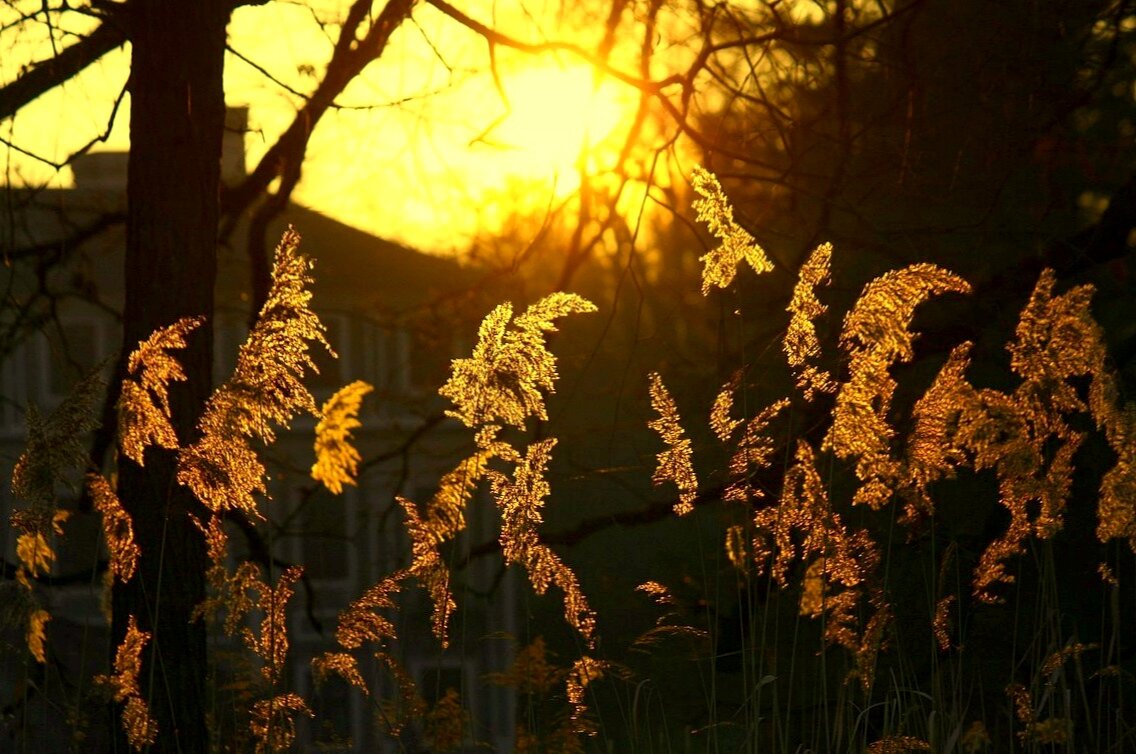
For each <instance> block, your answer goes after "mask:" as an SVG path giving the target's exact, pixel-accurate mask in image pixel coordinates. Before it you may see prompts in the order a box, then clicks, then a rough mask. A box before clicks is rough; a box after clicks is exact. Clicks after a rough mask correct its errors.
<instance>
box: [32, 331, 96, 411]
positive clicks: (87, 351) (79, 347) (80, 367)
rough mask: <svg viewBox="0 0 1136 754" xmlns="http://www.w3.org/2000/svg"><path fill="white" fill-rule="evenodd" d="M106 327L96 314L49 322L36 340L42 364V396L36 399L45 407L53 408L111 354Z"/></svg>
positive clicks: (40, 387) (40, 364) (40, 381)
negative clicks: (54, 322)
mask: <svg viewBox="0 0 1136 754" xmlns="http://www.w3.org/2000/svg"><path fill="white" fill-rule="evenodd" d="M106 330H107V328H106V327H105V326H104V324H103V323H102V322H100V321H99V320H98V319H96V318H94V317H86V318H74V319H71V318H68V319H64V320H61V321H60V322H58V323H56V324H52V325H48V326H47V328H46V329H45V330H44V331H43V332H42V333H41V334H40V335H38V336H37V337H36V338H35V339H34V340H35V341H36V343H35V346H36V350H37V351H38V359H37V361H38V364H37V366H38V367H39V375H38V379H37V380H36V383H37V384H38V385H39V390H38V392H39V395H37V396H35V398H37V399H38V400H39V401H40V402H41V403H42V404H43V407H44V408H52V407H54V406H55V405H56V404H57V403H59V401H61V400H63V399H64V398H65V397H67V394H68V393H70V392H71V388H72V387H73V386H74V385H75V383H76V382H78V381H79V380H80V379H82V378H83V377H85V376H86V375H87V374H89V373H90V371H91V370H92V369H94V368H95V367H96V366H98V365H99V364H100V362H102V361H103V360H105V359H106V358H107V357H108V356H109V355H110V351H111V349H110V348H109V346H108V344H107V343H106Z"/></svg>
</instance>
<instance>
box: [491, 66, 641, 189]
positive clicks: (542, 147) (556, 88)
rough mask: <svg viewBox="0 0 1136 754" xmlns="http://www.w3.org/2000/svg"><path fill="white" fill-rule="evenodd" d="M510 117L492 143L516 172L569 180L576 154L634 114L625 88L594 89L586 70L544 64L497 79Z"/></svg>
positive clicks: (603, 86)
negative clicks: (559, 176) (507, 100)
mask: <svg viewBox="0 0 1136 754" xmlns="http://www.w3.org/2000/svg"><path fill="white" fill-rule="evenodd" d="M502 87H503V88H504V90H505V94H506V96H507V97H508V99H509V108H510V110H509V112H508V114H507V115H506V116H505V117H504V119H503V120H502V121H501V123H500V124H499V125H498V126H497V127H496V128H495V129H493V131H492V133H491V135H490V138H491V140H492V142H493V143H495V144H497V145H500V146H502V147H504V148H505V151H507V152H511V153H512V154H510V155H508V156H507V159H508V160H509V161H510V162H511V163H513V162H515V163H516V165H515V167H514V170H515V171H516V172H520V173H524V174H527V175H532V176H534V177H535V176H542V177H543V176H547V175H551V174H560V175H565V174H570V173H571V172H572V171H573V169H574V167H575V165H576V162H577V160H578V159H579V156H580V150H581V149H582V148H583V147H585V146H592V145H595V144H597V143H598V142H601V141H603V140H604V139H605V138H606V137H608V136H610V135H612V134H613V132H615V131H616V129H617V128H618V127H619V126H620V125H623V124H625V123H627V122H628V121H629V120H630V118H631V116H632V115H633V113H634V108H635V98H634V97H633V96H632V93H631V92H630V91H629V90H628V88H627V87H626V86H623V85H621V84H619V83H617V82H611V81H603V82H601V83H600V85H599V86H598V87H597V86H596V84H595V78H594V73H593V70H592V68H591V67H590V66H587V65H582V64H581V65H556V64H546V65H540V66H534V67H528V68H524V69H521V70H518V71H516V72H514V73H511V74H508V75H505V76H502Z"/></svg>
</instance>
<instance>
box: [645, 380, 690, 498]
mask: <svg viewBox="0 0 1136 754" xmlns="http://www.w3.org/2000/svg"><path fill="white" fill-rule="evenodd" d="M650 378H651V387H650V391H651V407H652V408H653V409H655V411H656V413H658V415H659V418H657V419H652V420H651V421H649V422H647V426H648V427H650V428H651V429H653V430H655V431H656V432H658V433H659V436H660V437H661V438H662V439H663V442H664V443H665V444H666V446H667V449H666V450H664V451H662V452H660V453H659V454H658V455H657V458H658V465H657V466H656V467H655V473H654V474H653V475H652V476H651V481H652V482H654V483H655V484H663V483H664V482H674V484H675V486H677V487H678V493H679V497H678V502H677V503H675V506H674V510H675V513H677V514H678V515H680V516H684V515H686V514H687V513H690V512H691V511H692V510H694V499H695V498H696V497H697V496H698V477H697V476H695V474H694V465H693V464H692V462H691V455H692V452H691V449H690V438H689V437H684V434H685V433H684V431H683V429H682V424H681V422H680V419H679V416H678V407H677V406H675V402H674V399H673V398H672V397H671V394H670V392H669V391H668V390H667V387H666V385H664V384H663V378H662V377H660V376H659V375H658V373H657V372H652V373H651V375H650Z"/></svg>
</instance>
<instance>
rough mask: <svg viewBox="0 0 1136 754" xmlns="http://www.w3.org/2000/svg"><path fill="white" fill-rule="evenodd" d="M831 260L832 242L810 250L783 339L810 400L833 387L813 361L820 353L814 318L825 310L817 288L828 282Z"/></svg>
mask: <svg viewBox="0 0 1136 754" xmlns="http://www.w3.org/2000/svg"><path fill="white" fill-rule="evenodd" d="M831 260H832V244H830V243H824V244H821V245H820V246H818V247H816V249H814V250H813V253H812V254H810V255H809V258H808V260H806V262H805V264H804V265H803V266H802V267H801V271H800V273H799V274H798V276H797V284H796V286H794V288H793V298H792V300H791V301H790V302H789V306H788V309H787V310H788V312H789V313H790V314H791V315H792V317H791V318H790V319H789V329H788V330H787V331H786V333H785V340H784V342H783V345H784V348H785V356H786V359H787V361H788V362H789V366H790V367H791V368H792V369H793V373H794V375H795V376H796V380H797V387H799V388H801V390H802V391H803V392H804V396H805V400H812V399H813V396H814V395H815V394H816V393H818V392H820V393H831V392H834V391H835V390H836V382H835V381H834V380H833V379H832V375H830V374H829V373H828V372H827V371H826V370H823V369H821V368H819V367H818V366H816V364H815V363H812V362H815V360H816V359H817V358H818V357H819V356H820V341H819V340H818V339H817V332H816V320H817V319H818V318H819V317H820V316H821V315H823V314H824V313H825V312H826V311H828V307H827V306H825V305H824V304H822V303H821V302H820V300H819V299H818V298H817V295H816V289H817V288H818V287H820V286H822V285H827V284H828V282H829V279H830V275H829V269H830V262H831Z"/></svg>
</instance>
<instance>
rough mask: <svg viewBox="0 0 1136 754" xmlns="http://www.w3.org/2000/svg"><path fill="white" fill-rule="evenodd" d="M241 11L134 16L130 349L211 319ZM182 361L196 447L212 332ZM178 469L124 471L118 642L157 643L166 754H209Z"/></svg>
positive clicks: (153, 675)
mask: <svg viewBox="0 0 1136 754" xmlns="http://www.w3.org/2000/svg"><path fill="white" fill-rule="evenodd" d="M230 6H231V4H230V3H228V2H222V1H220V0H189V2H180V3H179V2H170V0H134V1H133V2H131V3H130V6H129V16H130V21H129V23H130V31H129V35H130V39H131V44H132V56H133V57H132V60H131V82H130V95H131V108H130V163H129V174H128V176H129V177H128V184H127V193H128V204H129V209H128V217H127V231H126V236H127V240H126V271H125V278H126V300H125V311H124V313H125V317H124V321H125V326H124V350H125V351H126V352H129V351H130V350H132V348H133V347H134V345H135V344H137V342H138V341H139V340H141V339H143V338H145V337H147V336H148V335H149V334H150V333H151V332H152V331H153V330H154V329H156V328H158V327H161V326H164V325H169V324H171V323H172V322H174V321H176V320H177V319H179V318H180V317H186V316H195V315H206V316H207V317H210V318H211V317H212V314H213V285H214V278H215V276H216V269H217V261H216V248H217V244H216V238H217V220H218V183H219V179H220V159H221V137H222V132H223V129H224V117H225V101H224V89H223V84H222V70H223V65H224V55H225V28H226V25H227V22H228V17H229V10H230ZM189 341H190V345H189V347H188V348H187V349H186V350H184V351H183V352H181V353H180V359H181V361H182V363H183V365H184V366H185V371H186V374H187V376H188V380H187V381H186V382H184V383H175V384H174V385H173V386H172V388H171V391H170V395H171V410H172V420H173V425H174V428H175V429H176V431H177V433H178V437H179V439H180V441H181V443H182V445H186V444H188V443H189V442H191V441H192V439H193V436H194V434H195V432H196V430H195V427H196V423H197V417H198V415H199V414H200V412H201V407H202V405H203V403H204V401H205V399H206V397H207V396H208V394H209V390H210V387H211V373H212V327H211V325H209V324H207V326H206V327H203V328H201V329H200V330H198V331H196V332H195V333H193V335H192V336H191V337H190V339H189ZM175 471H176V456H175V455H174V454H173V453H171V452H167V451H161V450H159V449H155V448H151V449H150V450H149V451H148V452H147V454H146V465H145V468H142V467H139V466H137V465H135V464H133V463H132V462H130V461H128V460H126V459H121V460H120V468H119V480H118V493H119V496H120V498H121V500H122V503H123V506H124V507H125V509H126V510H127V512H129V513H130V515H131V516H132V517H133V519H134V531H135V538H136V541H137V544H138V546H139V547H140V548H141V551H142V556H141V561H140V563H139V568H138V572H137V573H136V575H135V577H134V579H133V580H132V581H131V582H130V583H128V584H126V585H125V586H122V585H116V586H115V589H114V599H113V604H114V626H113V632H114V637H115V639H116V640H117V641H121V639H122V637H123V636H124V634H125V632H126V624H127V619H128V617H129V616H131V615H133V616H134V617H135V618H136V620H137V622H138V626H139V628H141V629H142V630H144V631H149V632H151V634H152V639H151V642H150V645H149V646H147V648H146V651H145V652H144V653H143V668H142V674H141V677H140V679H139V680H140V681H141V687H142V696H143V698H144V699H146V700H147V701H148V702H149V705H150V710H151V714H152V715H153V716H154V717H155V718H156V719H157V721H158V728H159V732H158V740H157V744H156V745H155V747H154V748H153V750H154V751H159V752H167V751H168V752H175V751H176V752H180V754H191V753H193V752H205V751H206V749H207V744H208V739H207V735H206V729H205V706H204V705H205V700H206V699H207V694H206V675H205V673H206V649H205V629H204V626H203V625H202V623H201V622H200V621H191V620H190V615H191V613H192V611H193V608H194V607H195V606H196V605H197V604H198V603H199V602H200V601H201V599H202V597H203V596H204V592H205V583H204V578H205V577H204V573H205V566H206V557H205V549H204V543H203V541H202V537H201V535H200V533H199V532H198V531H197V530H196V529H195V528H194V526H193V522H192V521H191V519H190V515H191V514H193V513H194V512H195V510H196V509H197V507H198V505H199V504H198V503H197V502H196V501H195V500H194V498H193V496H192V495H191V494H190V493H189V491H188V490H187V489H185V488H184V487H181V486H180V485H178V484H177V482H176V480H175Z"/></svg>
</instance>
